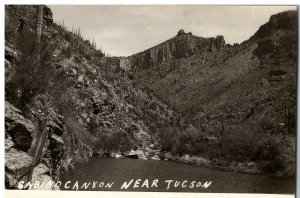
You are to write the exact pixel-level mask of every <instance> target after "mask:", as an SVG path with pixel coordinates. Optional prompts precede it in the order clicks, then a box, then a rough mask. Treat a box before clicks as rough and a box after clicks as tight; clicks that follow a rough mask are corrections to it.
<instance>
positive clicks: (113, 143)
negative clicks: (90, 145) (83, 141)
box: [94, 129, 134, 152]
mask: <svg viewBox="0 0 300 198" xmlns="http://www.w3.org/2000/svg"><path fill="white" fill-rule="evenodd" d="M97 136H98V141H97V142H96V144H95V147H94V148H95V149H96V150H102V151H105V152H118V151H121V152H125V151H128V150H131V149H132V148H133V147H134V142H133V140H132V138H130V137H129V135H128V134H127V133H123V132H120V131H116V132H109V131H106V130H104V129H102V130H98V135H97Z"/></svg>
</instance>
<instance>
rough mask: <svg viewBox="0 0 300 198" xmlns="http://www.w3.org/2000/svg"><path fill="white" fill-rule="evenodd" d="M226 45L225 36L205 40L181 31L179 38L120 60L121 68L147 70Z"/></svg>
mask: <svg viewBox="0 0 300 198" xmlns="http://www.w3.org/2000/svg"><path fill="white" fill-rule="evenodd" d="M225 44H226V43H225V40H224V37H223V36H217V37H216V38H203V37H197V36H194V35H192V33H185V31H184V30H180V31H179V32H178V34H177V36H175V37H174V38H171V39H169V40H167V41H165V42H163V43H161V44H159V45H157V46H154V47H152V48H150V49H148V50H145V51H143V52H140V53H137V54H134V55H132V56H129V57H126V58H124V57H123V58H120V67H121V68H123V69H125V70H133V71H139V70H145V69H149V68H151V67H154V66H158V65H159V64H161V63H163V62H167V61H170V60H177V59H181V58H188V57H190V56H192V55H199V54H201V53H203V52H212V51H213V52H215V51H218V50H221V49H223V48H224V46H225Z"/></svg>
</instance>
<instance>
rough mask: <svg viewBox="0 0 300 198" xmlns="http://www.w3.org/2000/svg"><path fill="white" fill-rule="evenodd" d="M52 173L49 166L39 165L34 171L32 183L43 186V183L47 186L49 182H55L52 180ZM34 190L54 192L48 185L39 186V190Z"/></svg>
mask: <svg viewBox="0 0 300 198" xmlns="http://www.w3.org/2000/svg"><path fill="white" fill-rule="evenodd" d="M50 175H51V171H50V168H49V167H48V166H46V165H45V164H43V163H40V164H38V165H37V166H36V167H34V169H33V171H32V177H31V183H35V182H37V181H38V182H39V183H40V184H42V183H43V182H44V183H45V184H47V183H48V182H53V179H52V178H51V176H50ZM33 189H34V190H52V187H51V186H47V185H39V186H38V188H33Z"/></svg>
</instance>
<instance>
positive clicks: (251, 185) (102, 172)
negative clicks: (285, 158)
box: [60, 157, 295, 194]
mask: <svg viewBox="0 0 300 198" xmlns="http://www.w3.org/2000/svg"><path fill="white" fill-rule="evenodd" d="M60 180H61V181H62V186H61V190H90V191H92V190H98V191H120V190H121V191H146V192H216V193H276V194H294V193H295V179H294V177H276V176H267V175H250V174H241V173H235V172H222V171H217V170H211V169H208V168H201V167H195V166H191V165H187V164H181V163H177V162H172V161H159V160H137V159H113V158H101V157H95V158H92V159H91V160H90V161H89V162H88V163H82V164H78V165H76V167H75V169H74V170H71V171H69V172H67V173H65V174H63V175H62V176H61V179H60ZM124 182H125V183H124ZM121 188H122V189H121Z"/></svg>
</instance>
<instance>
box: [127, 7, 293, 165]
mask: <svg viewBox="0 0 300 198" xmlns="http://www.w3.org/2000/svg"><path fill="white" fill-rule="evenodd" d="M225 40H226V38H225ZM216 43H217V44H216ZM177 46H180V47H177ZM178 49H180V50H178ZM128 65H129V66H128ZM121 67H124V68H126V69H127V70H130V71H132V72H133V73H134V75H135V76H136V79H138V82H137V84H140V85H141V86H142V87H143V86H145V87H147V88H149V90H150V91H152V92H153V93H154V95H155V96H157V97H158V98H159V99H160V100H162V101H164V102H165V103H166V104H168V105H169V106H170V107H171V108H172V109H174V110H175V111H176V112H178V113H180V114H181V115H182V116H183V117H185V118H186V119H187V120H188V122H189V123H191V124H193V125H194V126H196V127H197V128H198V129H199V130H200V131H202V132H204V133H206V134H214V135H217V136H218V134H219V135H220V133H222V135H221V136H224V138H226V136H228V137H230V136H231V135H230V134H232V133H237V134H235V135H236V136H239V135H241V134H240V133H241V132H240V131H241V130H242V131H246V132H245V133H254V132H255V131H262V133H263V134H269V135H270V134H271V136H272V137H274V140H273V139H272V140H271V141H272V142H276V143H278V142H280V143H279V144H281V145H283V146H282V148H280V150H281V151H283V152H287V153H288V154H287V155H288V157H287V156H286V155H285V154H283V155H284V156H282V158H284V159H286V158H288V159H286V160H288V162H287V163H289V164H292V165H294V164H293V162H294V160H293V158H294V152H295V115H296V79H297V78H296V73H297V12H296V11H287V12H283V13H279V14H276V15H273V16H271V17H270V20H269V21H268V22H267V23H266V24H264V25H262V26H261V27H260V28H259V30H258V31H257V32H256V33H255V34H254V35H253V36H252V37H251V38H250V39H249V40H247V41H244V42H243V43H241V44H235V45H233V46H232V45H229V44H227V45H225V41H224V38H223V37H222V36H218V37H217V38H201V37H196V36H193V35H192V34H191V33H184V31H182V30H181V31H180V32H179V33H178V34H177V36H175V37H173V38H172V39H170V40H168V41H165V42H163V43H162V44H160V45H157V46H155V47H153V48H150V49H148V50H145V51H143V52H141V53H138V54H134V55H132V56H129V57H127V58H123V60H121ZM286 147H287V148H286ZM290 160H292V161H290Z"/></svg>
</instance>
